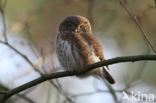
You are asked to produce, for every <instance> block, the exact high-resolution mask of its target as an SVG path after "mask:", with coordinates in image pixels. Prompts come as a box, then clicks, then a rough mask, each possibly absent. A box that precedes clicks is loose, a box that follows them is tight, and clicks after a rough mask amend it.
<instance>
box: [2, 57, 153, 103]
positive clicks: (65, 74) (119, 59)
mask: <svg viewBox="0 0 156 103" xmlns="http://www.w3.org/2000/svg"><path fill="white" fill-rule="evenodd" d="M143 60H152V61H156V55H138V56H127V57H117V58H113V59H108V60H105V61H101V62H97V63H94V64H91V65H89V66H87V67H86V68H85V69H83V71H79V72H77V71H65V72H56V73H52V74H43V75H42V76H41V77H39V78H37V79H35V80H32V81H30V82H28V83H25V84H23V85H21V86H18V87H16V88H14V89H12V90H9V91H8V92H7V94H5V95H3V96H1V98H0V103H4V102H5V101H6V100H7V99H8V98H9V97H11V96H13V95H15V94H17V93H19V92H21V91H24V90H26V89H28V88H31V87H33V86H35V85H37V84H40V83H42V82H44V81H46V80H50V79H57V78H62V77H68V76H73V75H82V74H84V73H87V72H89V71H91V70H93V69H95V68H98V67H101V66H106V65H112V64H117V63H124V62H136V61H143Z"/></svg>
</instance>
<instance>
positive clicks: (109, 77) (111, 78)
mask: <svg viewBox="0 0 156 103" xmlns="http://www.w3.org/2000/svg"><path fill="white" fill-rule="evenodd" d="M103 76H104V78H105V79H106V80H107V81H108V82H109V83H110V84H114V83H115V80H114V78H113V77H112V76H111V75H110V74H109V72H108V71H107V69H105V68H104V67H103Z"/></svg>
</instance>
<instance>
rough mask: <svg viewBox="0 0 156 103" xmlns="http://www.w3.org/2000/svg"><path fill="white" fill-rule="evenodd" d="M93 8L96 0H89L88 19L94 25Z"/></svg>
mask: <svg viewBox="0 0 156 103" xmlns="http://www.w3.org/2000/svg"><path fill="white" fill-rule="evenodd" d="M93 9H94V0H88V19H89V21H90V23H91V24H92V26H94V25H93Z"/></svg>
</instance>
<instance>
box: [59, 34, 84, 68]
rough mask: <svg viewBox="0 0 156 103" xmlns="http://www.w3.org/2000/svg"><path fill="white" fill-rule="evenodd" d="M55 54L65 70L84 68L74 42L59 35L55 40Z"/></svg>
mask: <svg viewBox="0 0 156 103" xmlns="http://www.w3.org/2000/svg"><path fill="white" fill-rule="evenodd" d="M56 54H57V57H58V59H59V62H60V64H61V65H62V67H63V68H64V69H65V70H74V69H75V70H79V69H80V70H81V68H84V64H83V61H82V59H81V57H80V55H79V53H78V50H77V48H76V47H75V46H74V44H72V43H71V42H68V41H67V40H63V39H61V38H60V37H59V36H58V37H57V42H56Z"/></svg>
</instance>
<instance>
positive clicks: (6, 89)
mask: <svg viewBox="0 0 156 103" xmlns="http://www.w3.org/2000/svg"><path fill="white" fill-rule="evenodd" d="M0 87H1V88H2V89H3V90H4V91H1V92H0V95H4V94H6V93H7V91H8V90H9V89H8V88H7V87H5V86H4V85H2V84H0ZM1 93H2V94H1ZM25 94H26V93H25ZM25 94H17V95H16V96H18V97H20V98H22V99H24V100H25V101H27V102H28V103H35V102H34V101H33V100H31V99H30V98H28V97H26V96H25Z"/></svg>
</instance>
